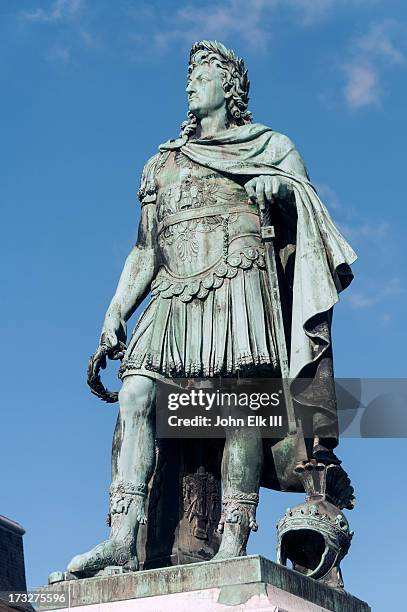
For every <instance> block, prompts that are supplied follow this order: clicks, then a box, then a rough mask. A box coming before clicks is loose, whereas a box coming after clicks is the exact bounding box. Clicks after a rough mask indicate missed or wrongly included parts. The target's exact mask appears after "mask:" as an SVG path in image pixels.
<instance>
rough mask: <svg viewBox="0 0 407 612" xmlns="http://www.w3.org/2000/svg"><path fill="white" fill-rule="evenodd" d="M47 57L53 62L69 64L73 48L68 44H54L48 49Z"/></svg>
mask: <svg viewBox="0 0 407 612" xmlns="http://www.w3.org/2000/svg"><path fill="white" fill-rule="evenodd" d="M47 59H48V60H49V61H51V62H59V63H61V64H67V63H68V62H69V60H70V59H71V49H70V47H68V46H66V45H60V44H57V45H53V46H52V47H51V48H50V50H49V51H48V55H47Z"/></svg>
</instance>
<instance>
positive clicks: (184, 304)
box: [119, 247, 278, 378]
mask: <svg viewBox="0 0 407 612" xmlns="http://www.w3.org/2000/svg"><path fill="white" fill-rule="evenodd" d="M151 289H152V299H151V302H150V303H149V305H148V306H147V308H146V309H145V311H144V312H143V314H142V316H141V317H140V319H139V321H138V323H137V325H136V328H135V330H134V332H133V334H132V337H131V339H130V342H129V345H128V348H127V351H126V354H125V357H124V360H123V363H122V366H121V368H120V373H119V376H120V377H121V378H124V377H125V376H129V375H132V374H143V375H147V376H151V377H152V378H173V377H198V376H199V377H207V376H208V377H212V376H217V375H222V376H236V375H242V376H245V375H255V374H256V373H257V372H259V371H261V372H262V374H263V375H264V373H265V372H267V373H268V375H270V376H273V375H276V374H278V365H277V348H276V343H275V333H274V327H273V316H272V306H271V303H270V288H269V283H268V278H267V273H266V269H265V263H264V257H263V252H262V249H261V248H254V247H249V248H246V249H242V250H241V252H240V253H238V254H236V253H235V254H234V255H232V256H231V257H229V258H228V260H227V261H225V262H221V263H220V264H219V265H217V267H215V268H213V269H211V270H209V271H207V272H206V274H205V275H201V276H200V278H193V279H191V278H190V279H180V278H174V276H171V274H170V273H169V272H168V271H167V270H165V269H164V268H162V269H160V271H159V272H158V274H157V277H156V279H155V280H154V281H153V283H152V287H151Z"/></svg>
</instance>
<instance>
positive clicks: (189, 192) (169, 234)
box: [157, 152, 259, 278]
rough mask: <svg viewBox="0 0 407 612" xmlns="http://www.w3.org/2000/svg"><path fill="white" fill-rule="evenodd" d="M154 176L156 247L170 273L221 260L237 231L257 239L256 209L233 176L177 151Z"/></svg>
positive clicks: (189, 273)
mask: <svg viewBox="0 0 407 612" xmlns="http://www.w3.org/2000/svg"><path fill="white" fill-rule="evenodd" d="M157 178H158V180H157V183H158V194H157V221H158V243H159V249H160V253H161V259H162V263H163V265H164V266H165V268H166V269H167V270H168V271H169V272H171V273H173V274H174V275H175V276H179V277H180V278H184V277H189V276H194V275H197V274H201V273H202V272H204V271H205V270H209V269H210V268H211V267H212V266H214V265H216V264H217V263H219V261H221V260H222V259H223V260H225V259H226V258H227V257H228V255H229V249H230V245H231V242H232V241H233V240H234V239H235V238H237V237H238V236H239V235H240V234H244V235H246V236H247V235H252V236H253V238H254V240H255V243H256V244H257V243H258V242H259V229H258V216H257V209H256V207H255V206H253V204H251V203H250V202H249V201H248V197H247V194H246V191H245V189H244V187H242V186H241V185H239V184H238V183H237V182H235V181H233V180H231V179H229V178H227V177H225V176H223V175H221V174H220V173H217V172H214V171H213V170H210V169H208V168H204V167H202V166H199V165H197V164H194V163H193V162H192V161H190V160H189V159H187V158H186V157H185V156H184V155H182V154H181V153H180V152H177V153H174V152H171V153H170V154H169V155H167V159H166V160H165V161H164V163H162V164H161V168H159V170H158V173H157ZM255 243H253V240H251V241H250V240H249V242H248V244H249V245H254V244H255Z"/></svg>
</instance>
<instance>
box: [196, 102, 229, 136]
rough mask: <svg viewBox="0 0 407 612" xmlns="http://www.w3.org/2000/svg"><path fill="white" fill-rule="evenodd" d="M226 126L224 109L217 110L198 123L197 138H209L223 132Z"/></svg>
mask: <svg viewBox="0 0 407 612" xmlns="http://www.w3.org/2000/svg"><path fill="white" fill-rule="evenodd" d="M227 126H228V121H227V113H226V108H224V107H222V108H218V109H216V110H215V111H212V112H211V114H210V115H208V116H207V117H202V119H201V120H200V122H199V125H198V127H199V130H198V133H199V138H209V137H210V136H215V134H217V133H218V132H223V130H225V129H226V128H227Z"/></svg>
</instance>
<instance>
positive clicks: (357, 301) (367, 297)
mask: <svg viewBox="0 0 407 612" xmlns="http://www.w3.org/2000/svg"><path fill="white" fill-rule="evenodd" d="M401 293H404V288H403V287H402V285H401V282H400V279H399V278H392V279H390V280H389V281H388V282H387V284H386V285H384V286H382V287H381V288H380V287H377V288H376V289H375V290H374V291H373V290H372V291H355V292H351V293H350V294H349V295H348V297H347V299H348V301H349V302H350V304H351V306H352V308H354V309H357V310H360V309H365V308H370V307H371V306H374V305H376V304H378V303H380V302H384V301H386V300H387V299H388V298H393V297H394V296H396V295H400V294H401Z"/></svg>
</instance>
